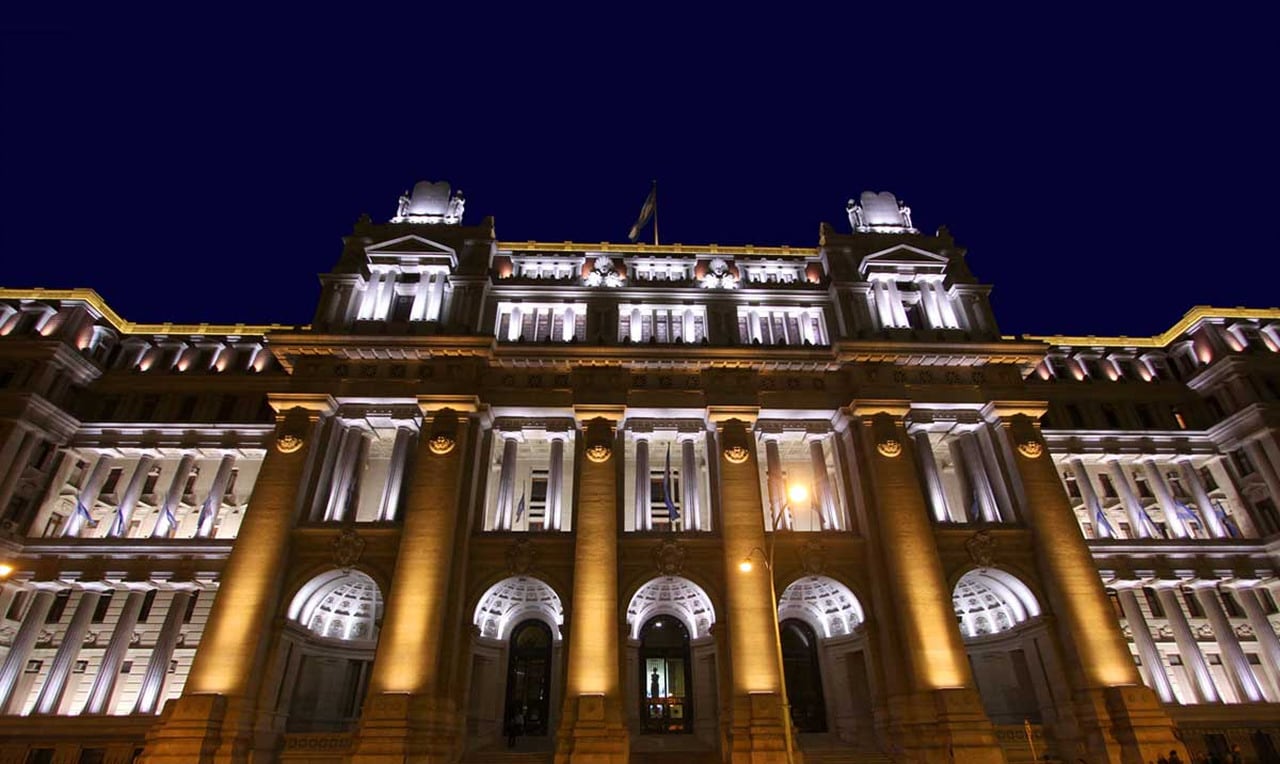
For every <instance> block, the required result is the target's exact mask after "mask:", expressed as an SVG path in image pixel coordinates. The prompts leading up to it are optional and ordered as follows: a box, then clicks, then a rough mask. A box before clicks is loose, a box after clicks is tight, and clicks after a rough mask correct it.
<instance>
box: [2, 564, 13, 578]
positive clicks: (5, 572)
mask: <svg viewBox="0 0 1280 764" xmlns="http://www.w3.org/2000/svg"><path fill="white" fill-rule="evenodd" d="M11 573H13V566H12V565H10V564H9V563H7V562H0V578H8V577H9V575H10V574H11Z"/></svg>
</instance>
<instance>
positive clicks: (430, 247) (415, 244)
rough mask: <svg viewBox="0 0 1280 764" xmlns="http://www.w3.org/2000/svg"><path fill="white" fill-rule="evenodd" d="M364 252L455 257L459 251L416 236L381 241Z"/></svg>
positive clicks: (366, 248)
mask: <svg viewBox="0 0 1280 764" xmlns="http://www.w3.org/2000/svg"><path fill="white" fill-rule="evenodd" d="M364 251H365V252H367V253H368V254H370V255H375V254H376V255H454V254H457V250H455V249H454V248H453V247H449V246H445V245H444V244H441V243H440V242H437V241H432V240H430V239H424V238H422V237H421V236H417V235H415V234H409V235H408V236H401V237H399V238H397V239H391V240H389V241H380V242H378V243H377V244H373V245H370V246H368V247H365V248H364Z"/></svg>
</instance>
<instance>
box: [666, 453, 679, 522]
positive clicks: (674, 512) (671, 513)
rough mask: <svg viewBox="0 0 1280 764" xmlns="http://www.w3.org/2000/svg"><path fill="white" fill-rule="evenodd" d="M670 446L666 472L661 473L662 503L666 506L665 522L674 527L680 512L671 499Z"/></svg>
mask: <svg viewBox="0 0 1280 764" xmlns="http://www.w3.org/2000/svg"><path fill="white" fill-rule="evenodd" d="M672 482H673V481H672V479H671V444H670V443H668V444H667V470H666V472H664V473H662V502H663V503H664V504H666V505H667V520H668V521H669V522H670V523H671V524H672V527H674V526H675V523H676V521H677V520H679V519H680V510H679V509H678V508H677V507H676V502H675V500H674V499H673V498H672V497H671V485H672Z"/></svg>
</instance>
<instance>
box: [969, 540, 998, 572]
mask: <svg viewBox="0 0 1280 764" xmlns="http://www.w3.org/2000/svg"><path fill="white" fill-rule="evenodd" d="M964 550H965V551H966V552H968V553H969V559H970V560H973V564H974V565H977V566H978V567H979V568H990V567H992V566H993V565H994V563H995V556H996V539H995V536H992V535H991V531H978V532H977V533H975V534H973V535H972V536H970V537H969V539H968V540H967V541H965V542H964Z"/></svg>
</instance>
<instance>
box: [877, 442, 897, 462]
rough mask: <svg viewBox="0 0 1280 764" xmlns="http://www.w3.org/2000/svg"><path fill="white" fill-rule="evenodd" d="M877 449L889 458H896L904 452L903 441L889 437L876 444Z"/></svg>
mask: <svg viewBox="0 0 1280 764" xmlns="http://www.w3.org/2000/svg"><path fill="white" fill-rule="evenodd" d="M876 451H878V452H879V453H880V455H881V456H883V457H885V458H887V459H894V458H897V456H898V455H899V454H901V453H902V443H901V442H899V441H897V440H895V439H893V438H887V439H885V440H882V441H880V442H879V443H877V444H876Z"/></svg>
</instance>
